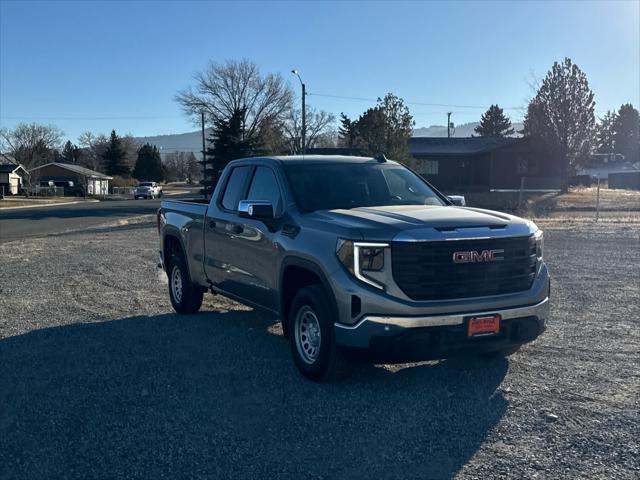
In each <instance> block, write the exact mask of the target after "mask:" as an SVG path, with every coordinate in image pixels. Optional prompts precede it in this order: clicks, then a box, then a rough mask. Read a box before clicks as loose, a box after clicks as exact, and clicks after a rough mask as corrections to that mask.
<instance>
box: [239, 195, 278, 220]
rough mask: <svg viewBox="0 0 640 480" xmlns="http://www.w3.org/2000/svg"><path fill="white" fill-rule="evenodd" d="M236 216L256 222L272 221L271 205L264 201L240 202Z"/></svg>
mask: <svg viewBox="0 0 640 480" xmlns="http://www.w3.org/2000/svg"><path fill="white" fill-rule="evenodd" d="M238 215H240V216H241V217H243V218H255V219H256V220H273V205H272V204H271V202H267V201H265V200H240V203H239V204H238Z"/></svg>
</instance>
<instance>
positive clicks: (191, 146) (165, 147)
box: [134, 122, 522, 157]
mask: <svg viewBox="0 0 640 480" xmlns="http://www.w3.org/2000/svg"><path fill="white" fill-rule="evenodd" d="M477 125H478V122H471V123H463V124H461V125H457V126H456V128H455V131H454V133H453V136H454V137H470V136H472V135H474V131H473V129H474V128H475V127H476V126H477ZM513 127H514V128H515V129H516V132H517V131H518V130H521V129H522V123H515V124H514V125H513ZM210 134H211V129H207V130H206V132H205V135H206V136H207V138H208V137H209V135H210ZM413 136H414V137H446V136H447V127H446V126H444V125H431V126H430V127H421V128H416V129H414V130H413ZM517 136H519V135H517ZM134 140H135V141H136V142H137V143H138V144H139V145H142V144H144V143H150V144H151V145H155V146H156V147H158V148H159V149H160V153H161V155H162V156H163V157H164V156H166V155H167V154H168V153H172V152H193V153H194V154H196V155H199V154H200V151H201V150H202V137H201V133H200V131H199V130H196V131H195V132H187V133H176V134H173V135H156V136H155V137H135V138H134Z"/></svg>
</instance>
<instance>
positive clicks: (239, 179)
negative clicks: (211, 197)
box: [221, 166, 251, 212]
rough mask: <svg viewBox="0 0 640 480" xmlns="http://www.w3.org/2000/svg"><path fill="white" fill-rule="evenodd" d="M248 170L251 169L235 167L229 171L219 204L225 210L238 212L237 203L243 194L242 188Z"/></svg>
mask: <svg viewBox="0 0 640 480" xmlns="http://www.w3.org/2000/svg"><path fill="white" fill-rule="evenodd" d="M250 170H251V167H248V166H245V167H236V168H234V169H233V170H232V171H231V174H230V175H229V180H228V181H227V185H226V187H225V189H224V195H223V196H222V202H221V204H222V207H223V208H224V209H225V210H232V211H234V212H235V211H236V210H238V203H239V202H240V200H242V199H241V198H240V196H241V195H242V193H243V192H244V186H245V184H246V182H247V175H249V172H250Z"/></svg>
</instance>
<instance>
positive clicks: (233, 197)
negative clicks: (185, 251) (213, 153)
mask: <svg viewBox="0 0 640 480" xmlns="http://www.w3.org/2000/svg"><path fill="white" fill-rule="evenodd" d="M251 171H252V167H251V166H247V165H244V166H239V167H235V168H233V169H232V170H231V171H230V172H229V174H228V175H226V176H225V177H224V178H222V179H220V181H221V182H224V185H222V188H221V190H220V192H221V193H218V192H216V194H215V196H212V197H211V203H210V204H209V208H207V213H206V216H205V219H204V259H203V264H204V272H205V274H206V276H207V279H208V280H209V281H210V282H211V283H213V285H214V286H215V287H217V288H220V289H223V290H224V289H225V288H223V284H224V285H225V286H226V287H228V285H229V276H230V273H231V272H232V266H231V264H230V263H229V259H228V255H227V253H226V250H227V243H229V241H230V240H231V236H232V235H233V228H234V224H235V218H236V216H237V210H238V202H239V201H240V200H241V199H242V197H243V196H244V194H245V192H246V188H247V185H248V182H249V180H250V173H251Z"/></svg>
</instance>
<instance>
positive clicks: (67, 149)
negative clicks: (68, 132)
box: [62, 140, 80, 163]
mask: <svg viewBox="0 0 640 480" xmlns="http://www.w3.org/2000/svg"><path fill="white" fill-rule="evenodd" d="M79 158H80V149H79V148H78V147H77V145H74V144H73V143H71V141H69V140H67V143H65V144H64V148H63V149H62V161H63V162H66V163H78V159H79Z"/></svg>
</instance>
